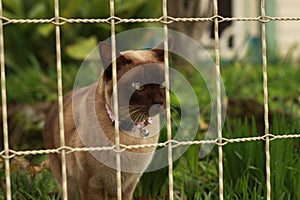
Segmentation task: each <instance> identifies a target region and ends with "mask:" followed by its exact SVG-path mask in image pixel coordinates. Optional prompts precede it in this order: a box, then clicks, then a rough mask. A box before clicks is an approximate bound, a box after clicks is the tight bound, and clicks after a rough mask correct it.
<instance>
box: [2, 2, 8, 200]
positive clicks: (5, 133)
mask: <svg viewBox="0 0 300 200" xmlns="http://www.w3.org/2000/svg"><path fill="white" fill-rule="evenodd" d="M2 14H3V10H2V0H0V16H2ZM0 62H1V63H0V65H1V95H2V123H3V143H4V155H5V158H4V163H5V182H6V198H7V200H11V182H10V164H9V139H8V123H7V102H6V77H5V56H4V34H3V23H2V19H0Z"/></svg>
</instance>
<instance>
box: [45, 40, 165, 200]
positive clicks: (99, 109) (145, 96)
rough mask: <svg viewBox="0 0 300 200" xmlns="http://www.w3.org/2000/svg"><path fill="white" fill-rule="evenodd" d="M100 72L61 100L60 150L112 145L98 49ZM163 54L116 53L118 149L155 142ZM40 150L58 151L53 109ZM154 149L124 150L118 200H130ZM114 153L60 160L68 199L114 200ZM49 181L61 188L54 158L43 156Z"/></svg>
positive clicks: (108, 88)
mask: <svg viewBox="0 0 300 200" xmlns="http://www.w3.org/2000/svg"><path fill="white" fill-rule="evenodd" d="M99 52H100V56H101V60H102V64H103V66H104V68H105V70H104V73H103V74H102V75H101V77H100V79H99V82H98V83H96V84H93V85H90V86H87V87H84V88H81V89H79V90H75V91H72V92H71V93H69V94H67V95H66V96H65V97H64V128H65V142H66V146H70V147H96V146H97V147H99V146H100V147H111V146H113V145H114V144H115V131H114V120H115V116H114V114H113V112H112V110H113V100H112V91H113V86H112V66H111V46H110V45H109V44H107V43H101V44H100V45H99ZM163 61H164V50H163V44H160V45H159V46H157V47H156V48H154V49H151V50H137V51H125V52H117V79H118V105H119V130H120V143H121V144H123V145H138V144H152V143H156V142H157V141H158V137H159V130H160V127H159V115H158V114H159V113H160V112H162V111H163V110H164V108H165V87H164V63H163ZM44 144H45V147H46V148H47V149H53V148H58V147H60V139H59V124H58V107H57V105H55V106H53V107H52V109H51V110H50V112H49V114H48V115H47V119H46V123H45V130H44ZM154 150H155V148H154V147H151V148H138V149H132V150H126V151H123V152H122V153H120V155H121V170H122V173H121V182H122V199H124V200H130V199H132V196H133V192H134V189H135V187H136V185H137V183H138V181H139V178H140V176H141V174H142V173H143V171H144V170H145V169H146V168H147V166H148V165H149V163H150V161H151V159H152V156H153V152H154ZM115 160H116V153H115V152H114V151H112V150H105V151H93V152H91V151H90V152H82V151H81V152H73V153H69V154H67V156H66V161H67V178H68V195H69V198H70V199H75V198H76V195H77V194H78V191H79V195H80V198H81V199H82V200H90V199H109V200H111V199H117V182H116V170H115V167H116V164H115ZM49 162H50V166H51V170H52V172H53V175H54V176H55V178H56V179H57V181H58V182H59V183H60V184H61V160H60V155H59V154H51V155H49Z"/></svg>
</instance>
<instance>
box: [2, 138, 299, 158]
mask: <svg viewBox="0 0 300 200" xmlns="http://www.w3.org/2000/svg"><path fill="white" fill-rule="evenodd" d="M267 137H269V140H270V141H273V140H282V139H297V138H300V134H287V135H273V134H268V135H263V136H258V137H243V138H232V139H230V138H225V137H222V143H220V142H218V139H215V140H194V141H177V140H168V141H165V142H159V143H153V144H141V145H123V144H120V149H117V148H116V146H115V145H112V146H109V147H83V148H77V147H70V146H62V147H59V148H56V149H41V150H26V151H15V150H12V149H9V155H8V156H7V155H5V150H3V151H1V152H0V156H1V157H2V158H4V159H7V158H13V157H15V156H27V155H38V154H51V153H61V152H62V151H63V150H65V151H66V154H69V153H73V152H80V151H82V152H84V151H114V152H116V153H117V152H123V151H126V150H132V149H140V148H151V147H167V146H168V145H169V144H170V143H171V144H172V147H173V148H177V147H179V146H190V145H203V144H215V145H218V146H224V145H227V144H231V143H244V142H255V141H266V138H267Z"/></svg>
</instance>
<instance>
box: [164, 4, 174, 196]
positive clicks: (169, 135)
mask: <svg viewBox="0 0 300 200" xmlns="http://www.w3.org/2000/svg"><path fill="white" fill-rule="evenodd" d="M163 18H164V20H165V22H167V20H168V11H167V0H163ZM163 30H164V63H165V84H166V91H165V92H166V118H167V119H166V125H167V138H168V141H170V140H172V129H171V106H170V104H171V103H170V90H169V89H170V76H169V75H170V74H169V52H168V51H169V47H168V24H167V23H165V24H164V25H163ZM168 174H169V199H170V200H173V199H174V195H173V193H174V192H173V191H174V189H173V188H174V186H173V185H174V181H173V151H172V143H171V142H170V143H169V144H168Z"/></svg>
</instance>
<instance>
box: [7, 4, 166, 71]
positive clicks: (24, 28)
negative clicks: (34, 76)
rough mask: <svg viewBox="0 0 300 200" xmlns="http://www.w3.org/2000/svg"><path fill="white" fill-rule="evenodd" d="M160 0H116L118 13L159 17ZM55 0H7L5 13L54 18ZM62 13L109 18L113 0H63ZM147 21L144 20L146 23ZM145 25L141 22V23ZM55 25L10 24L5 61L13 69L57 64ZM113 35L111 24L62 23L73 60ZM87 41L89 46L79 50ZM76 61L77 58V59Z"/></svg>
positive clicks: (69, 58) (13, 16) (122, 27)
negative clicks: (111, 0)
mask: <svg viewBox="0 0 300 200" xmlns="http://www.w3.org/2000/svg"><path fill="white" fill-rule="evenodd" d="M160 3H161V2H160V1H158V0H155V1H151V2H150V1H146V0H141V1H134V0H127V1H121V0H120V1H116V6H115V7H116V9H115V12H116V15H120V16H122V17H127V18H138V17H150V16H151V17H157V16H159V15H160V14H161V10H160ZM53 7H54V6H53V1H48V0H40V1H38V2H37V1H35V0H4V1H3V10H4V11H3V16H5V17H7V18H9V19H20V18H23V19H25V18H28V19H51V18H53V17H54V8H53ZM60 10H61V12H60V15H61V16H62V17H64V18H108V17H109V1H107V0H90V1H84V0H73V1H61V5H60ZM145 25H146V24H144V26H145ZM136 26H137V24H120V25H118V26H116V31H117V32H119V31H123V30H128V29H130V28H134V27H136ZM139 27H141V24H139ZM54 30H55V25H53V24H9V25H6V26H5V27H4V36H5V38H4V39H5V55H6V57H5V61H6V66H7V67H8V68H9V69H10V70H13V71H15V70H18V69H24V67H30V66H33V65H34V64H36V63H39V66H42V69H44V68H49V67H52V66H55V53H54V52H55V45H54V44H55V35H54ZM109 36H110V25H109V24H83V23H81V24H76V23H75V24H70V23H65V24H64V25H62V26H61V37H62V40H61V45H62V49H63V51H62V54H63V55H62V58H63V61H64V63H67V64H72V63H74V62H75V61H76V60H78V59H81V58H82V57H85V56H86V54H85V53H86V52H89V51H91V50H92V49H93V48H94V47H95V46H96V45H97V44H98V41H102V40H104V39H106V38H108V37H109ZM80 44H84V46H85V50H84V51H82V49H81V51H79V52H78V51H76V49H78V45H80ZM65 49H66V51H65ZM75 63H76V62H75Z"/></svg>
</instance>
